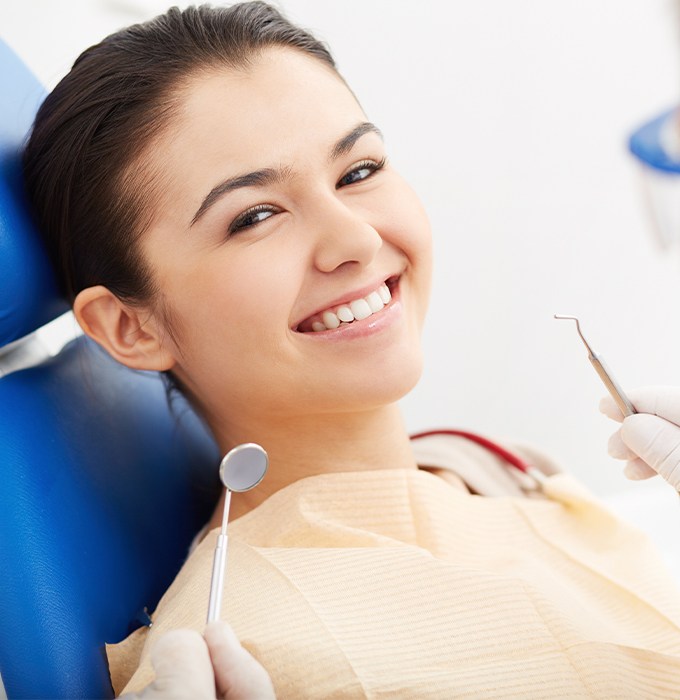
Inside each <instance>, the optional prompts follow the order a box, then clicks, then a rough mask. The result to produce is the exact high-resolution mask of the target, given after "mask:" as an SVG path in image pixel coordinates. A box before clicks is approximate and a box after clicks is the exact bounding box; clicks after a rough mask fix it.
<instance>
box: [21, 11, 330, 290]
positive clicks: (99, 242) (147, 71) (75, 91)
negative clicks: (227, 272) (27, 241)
mask: <svg viewBox="0 0 680 700" xmlns="http://www.w3.org/2000/svg"><path fill="white" fill-rule="evenodd" d="M271 46H283V47H290V48H293V49H297V50H299V51H303V52H305V53H307V54H309V55H311V56H312V57H315V58H317V59H319V60H321V61H322V62H324V63H325V64H327V65H328V66H329V67H331V68H333V69H335V63H334V61H333V58H332V57H331V55H330V53H329V51H328V49H327V48H326V47H325V46H324V44H322V43H321V42H320V41H318V40H317V39H315V38H314V37H313V36H311V35H310V34H309V33H308V32H306V31H304V30H303V29H300V28H299V27H296V26H295V25H293V24H291V23H290V22H289V21H288V20H287V19H286V18H284V17H283V16H282V15H281V14H280V13H279V12H278V11H277V10H276V9H275V8H273V7H271V6H270V5H267V4H266V3H264V2H245V3H241V4H238V5H234V6H231V7H217V8H213V7H210V6H208V5H201V6H199V7H189V8H187V9H185V10H179V9H178V8H176V7H173V8H171V9H170V10H168V12H167V13H165V14H163V15H160V16H159V17H156V18H155V19H153V20H151V21H149V22H145V23H143V24H136V25H133V26H131V27H128V28H126V29H123V30H121V31H119V32H117V33H115V34H112V35H110V36H109V37H107V38H106V39H104V40H103V41H102V42H101V43H99V44H97V45H95V46H92V47H90V48H89V49H87V50H86V51H84V52H83V53H82V54H81V55H80V56H79V58H78V59H77V60H76V62H75V63H74V65H73V68H72V69H71V71H70V72H69V73H68V74H67V75H66V76H65V77H64V78H63V79H62V80H61V82H60V83H59V84H58V85H57V86H56V87H55V89H54V90H53V91H52V92H51V93H50V94H49V95H48V97H47V98H46V99H45V101H44V102H43V104H42V105H41V107H40V109H39V111H38V114H37V116H36V119H35V123H34V126H33V130H32V133H31V136H30V139H29V141H28V143H27V146H26V149H25V152H24V178H25V183H26V188H27V192H28V196H29V199H30V201H31V204H32V206H33V209H34V212H35V215H36V218H37V224H38V226H39V228H40V230H41V233H42V235H43V237H44V239H45V243H46V246H47V249H48V252H49V254H50V257H51V259H52V262H53V266H54V268H55V271H56V273H57V277H58V280H59V282H60V284H61V287H62V290H63V292H64V294H65V295H66V296H67V298H68V299H69V300H70V301H73V299H75V297H76V295H77V294H78V292H80V291H81V290H82V289H85V288H86V287H90V286H93V285H98V284H101V285H104V286H106V287H108V288H109V289H110V290H111V291H112V292H113V293H114V294H116V296H118V297H119V298H120V299H123V300H125V301H127V302H129V303H134V302H148V301H151V300H153V298H154V296H155V293H156V290H155V289H154V286H153V283H152V279H153V278H152V275H151V274H150V270H149V268H148V266H147V264H146V263H145V261H144V260H143V259H142V256H141V254H140V250H139V245H138V240H139V237H140V235H141V234H142V233H143V232H144V230H145V229H146V227H148V225H149V224H150V223H151V214H150V211H149V209H150V207H149V199H150V196H151V194H152V190H153V187H151V186H150V183H148V182H144V181H143V179H142V178H141V177H140V176H139V175H140V168H141V165H140V154H141V153H142V152H143V150H144V148H145V147H147V146H148V145H149V144H150V143H151V142H152V141H153V139H154V138H155V137H157V136H158V135H159V134H160V132H161V131H162V130H163V129H164V128H165V127H166V126H167V125H168V123H169V121H170V120H171V119H172V116H173V114H174V113H175V112H176V109H177V104H176V96H177V93H178V90H179V88H180V87H181V85H182V83H183V81H185V80H186V79H187V78H189V77H190V76H193V75H196V74H198V73H200V71H201V70H203V69H207V68H214V67H217V66H225V67H228V68H233V69H247V68H248V66H249V65H250V63H251V62H252V60H253V59H254V58H256V57H257V55H258V54H259V53H260V52H261V51H262V50H263V49H266V48H268V47H271Z"/></svg>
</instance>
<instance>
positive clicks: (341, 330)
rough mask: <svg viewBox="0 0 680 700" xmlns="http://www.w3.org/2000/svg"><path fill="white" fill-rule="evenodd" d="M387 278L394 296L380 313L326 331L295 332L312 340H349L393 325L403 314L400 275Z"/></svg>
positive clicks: (370, 289)
mask: <svg viewBox="0 0 680 700" xmlns="http://www.w3.org/2000/svg"><path fill="white" fill-rule="evenodd" d="M387 279H388V280H390V285H389V286H390V293H391V294H392V298H391V299H390V301H389V302H388V303H387V304H386V305H385V306H384V307H383V309H382V310H381V311H379V312H378V313H376V314H371V315H370V316H369V317H368V318H364V319H362V320H361V321H356V320H355V321H352V322H351V323H341V324H340V326H339V327H338V328H333V329H329V330H325V331H310V332H307V333H301V332H300V331H295V332H296V333H298V334H299V335H300V336H303V337H305V338H309V339H310V340H312V341H314V340H317V341H331V340H337V341H341V340H345V339H347V340H349V339H352V338H363V337H366V336H370V335H373V334H375V333H377V332H379V331H381V330H383V329H385V328H386V327H388V326H390V325H392V323H393V322H394V321H395V320H396V319H397V318H398V317H399V316H400V315H401V311H402V308H403V307H402V303H401V294H400V286H399V281H400V277H388V278H387ZM372 289H373V288H372V287H369V291H368V292H367V294H368V293H370V291H372ZM354 298H356V297H354ZM340 304H342V302H340ZM331 306H332V305H331ZM323 308H324V310H325V309H327V308H328V307H327V306H324V307H323ZM307 318H308V317H307Z"/></svg>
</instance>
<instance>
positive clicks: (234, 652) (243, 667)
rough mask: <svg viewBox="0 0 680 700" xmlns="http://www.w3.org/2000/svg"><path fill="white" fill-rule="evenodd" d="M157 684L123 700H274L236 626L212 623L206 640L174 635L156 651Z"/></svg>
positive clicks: (195, 635)
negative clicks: (236, 630)
mask: <svg viewBox="0 0 680 700" xmlns="http://www.w3.org/2000/svg"><path fill="white" fill-rule="evenodd" d="M151 663H152V665H153V667H154V671H155V672H156V679H155V680H154V681H153V683H150V684H149V685H147V686H146V688H144V690H142V691H141V692H140V693H134V694H132V693H126V694H125V695H122V696H121V700H186V699H187V698H192V700H255V699H257V700H260V699H261V700H273V699H274V698H275V695H274V689H273V687H272V683H271V680H270V679H269V676H268V675H267V672H266V671H265V670H264V668H262V666H260V664H259V663H258V662H257V661H256V660H255V659H254V658H253V657H252V656H251V655H250V654H249V653H248V652H247V651H246V650H245V649H244V648H243V647H242V646H241V645H240V644H239V641H238V639H237V638H236V635H235V634H234V632H233V631H232V629H231V627H229V625H227V624H226V623H224V622H211V623H210V624H209V625H208V626H207V627H206V629H205V634H204V636H203V637H201V635H200V634H199V633H198V632H195V631H194V630H186V629H181V630H173V631H171V632H168V633H167V634H166V635H164V636H163V637H161V638H160V639H159V640H158V642H157V643H156V644H155V645H154V647H153V649H152V650H151Z"/></svg>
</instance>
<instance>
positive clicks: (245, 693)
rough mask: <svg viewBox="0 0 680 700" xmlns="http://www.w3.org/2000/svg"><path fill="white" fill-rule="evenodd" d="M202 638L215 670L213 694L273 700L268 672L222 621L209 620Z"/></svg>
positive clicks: (229, 699)
mask: <svg viewBox="0 0 680 700" xmlns="http://www.w3.org/2000/svg"><path fill="white" fill-rule="evenodd" d="M204 637H205V641H206V643H207V645H208V649H209V651H210V658H211V659H212V665H213V669H214V673H215V684H216V686H217V697H218V698H220V699H221V700H251V698H257V699H258V700H275V697H276V696H275V695H274V688H273V686H272V682H271V680H270V678H269V674H268V673H267V672H266V671H265V670H264V668H263V667H262V666H261V665H260V664H259V663H258V662H257V661H256V660H255V659H254V658H253V657H252V656H251V655H250V654H249V653H248V652H247V651H246V650H245V649H244V648H243V647H242V646H241V644H240V642H239V641H238V639H237V638H236V635H235V634H234V631H233V630H232V629H231V627H230V626H229V625H227V624H226V623H225V622H222V621H219V620H218V621H217V622H211V623H210V624H208V625H207V626H206V628H205V632H204Z"/></svg>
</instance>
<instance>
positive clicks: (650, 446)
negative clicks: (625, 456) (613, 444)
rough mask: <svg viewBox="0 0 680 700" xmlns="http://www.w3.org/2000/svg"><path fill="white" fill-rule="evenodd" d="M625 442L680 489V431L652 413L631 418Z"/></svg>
mask: <svg viewBox="0 0 680 700" xmlns="http://www.w3.org/2000/svg"><path fill="white" fill-rule="evenodd" d="M621 438H622V439H623V441H624V442H625V443H626V445H627V446H628V447H629V448H630V449H631V450H632V451H633V452H635V454H637V455H639V456H640V457H641V458H642V459H643V460H644V461H645V462H646V463H647V464H648V465H649V466H650V467H652V469H654V471H656V472H657V473H658V474H660V475H661V476H662V477H663V478H664V479H666V481H667V482H668V483H669V484H671V485H672V486H674V487H675V488H676V489H677V488H680V428H679V427H678V426H677V425H675V424H673V423H669V422H668V421H667V420H664V419H663V418H659V417H658V416H652V415H650V414H648V413H636V414H635V415H632V416H628V417H627V418H626V419H625V420H624V421H623V425H622V426H621Z"/></svg>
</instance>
